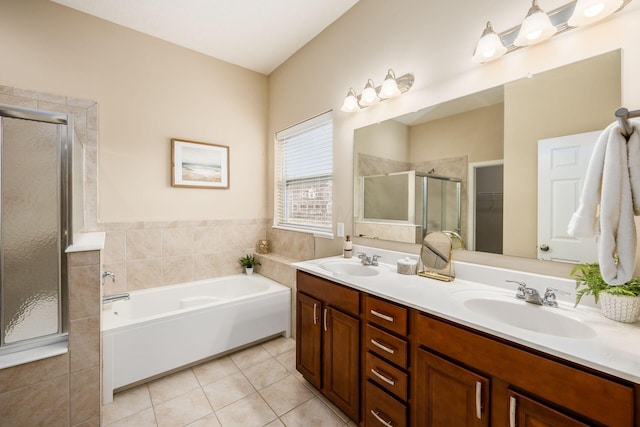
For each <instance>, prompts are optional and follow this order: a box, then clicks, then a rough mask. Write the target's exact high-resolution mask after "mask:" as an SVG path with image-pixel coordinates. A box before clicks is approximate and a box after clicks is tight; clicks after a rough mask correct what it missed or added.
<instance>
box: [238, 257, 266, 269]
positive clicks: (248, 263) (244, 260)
mask: <svg viewBox="0 0 640 427" xmlns="http://www.w3.org/2000/svg"><path fill="white" fill-rule="evenodd" d="M238 262H239V263H240V265H241V266H243V267H249V268H253V266H254V265H262V264H260V261H258V260H257V259H255V258H254V257H253V255H249V254H247V255H245V256H243V257H241V258H240V259H238Z"/></svg>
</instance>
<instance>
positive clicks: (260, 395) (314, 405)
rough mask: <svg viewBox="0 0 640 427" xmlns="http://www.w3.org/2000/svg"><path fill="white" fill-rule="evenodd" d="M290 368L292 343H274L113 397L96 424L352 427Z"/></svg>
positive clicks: (288, 340)
mask: <svg viewBox="0 0 640 427" xmlns="http://www.w3.org/2000/svg"><path fill="white" fill-rule="evenodd" d="M295 364H296V351H295V340H293V339H291V338H283V337H279V338H275V339H273V340H270V341H267V342H264V343H262V344H258V345H255V346H253V347H250V348H248V349H245V350H241V351H238V352H236V353H233V354H230V355H229V356H225V357H222V358H220V359H216V360H213V361H210V362H206V363H203V364H201V365H198V366H194V367H193V368H189V369H185V370H183V371H180V372H177V373H175V374H172V375H169V376H167V377H164V378H160V379H158V380H155V381H152V382H150V383H148V384H143V385H141V386H138V387H136V388H133V389H129V390H126V391H123V392H121V393H118V394H116V395H115V396H114V401H113V403H111V404H109V405H105V406H103V407H102V424H103V425H105V426H135V427H146V426H159V427H162V426H192V427H196V426H198V427H204V426H211V427H218V426H222V427H234V426H238V427H240V426H241V427H254V426H255V427H262V426H269V427H276V426H289V427H294V426H304V427H313V426H322V427H325V426H326V427H331V426H336V427H356V423H354V422H353V421H351V420H350V419H349V418H348V417H347V416H346V415H345V414H344V413H343V412H342V411H340V410H339V409H338V408H336V407H335V406H334V405H333V404H331V403H330V402H328V401H327V400H326V398H324V397H323V396H321V395H320V394H319V392H318V391H317V390H316V389H315V388H314V387H313V386H312V385H311V384H309V383H308V382H307V381H306V380H304V379H303V378H302V375H300V373H298V372H297V371H296V368H295Z"/></svg>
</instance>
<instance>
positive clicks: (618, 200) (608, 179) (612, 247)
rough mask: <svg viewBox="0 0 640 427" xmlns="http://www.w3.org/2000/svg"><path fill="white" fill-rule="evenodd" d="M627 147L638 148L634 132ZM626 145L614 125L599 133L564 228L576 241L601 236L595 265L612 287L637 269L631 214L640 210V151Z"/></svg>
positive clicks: (615, 124) (638, 142) (638, 136)
mask: <svg viewBox="0 0 640 427" xmlns="http://www.w3.org/2000/svg"><path fill="white" fill-rule="evenodd" d="M638 129H640V126H638ZM630 144H631V145H634V144H635V145H637V144H640V135H638V133H637V132H634V134H633V135H632V138H631V139H630ZM627 147H628V146H627V141H626V139H625V137H624V136H623V135H622V131H621V129H620V127H619V125H618V123H617V122H616V123H612V124H611V125H609V126H608V127H607V128H606V129H605V130H604V131H603V132H602V134H601V135H600V138H598V141H597V142H596V146H595V148H594V151H593V154H592V156H591V160H590V162H589V167H588V169H587V175H586V177H585V182H584V186H583V189H582V197H581V198H580V204H579V206H578V209H577V210H576V212H575V213H574V214H573V216H572V218H571V221H570V222H569V227H568V230H567V231H568V233H569V235H570V236H574V237H584V238H588V237H594V236H597V235H600V240H599V244H598V263H599V264H600V272H601V273H602V277H603V278H604V280H605V281H606V282H607V283H609V284H611V285H621V284H623V283H626V282H628V281H629V280H630V279H631V277H632V276H633V271H634V268H635V259H636V243H637V237H636V227H635V222H634V219H633V214H634V210H635V209H634V208H636V207H637V209H638V211H640V148H638V147H636V146H634V147H632V148H631V151H628V148H627ZM630 169H632V171H631V170H630ZM632 183H633V185H632ZM634 195H637V196H638V197H634ZM634 200H635V202H636V203H634ZM634 205H637V206H634ZM598 207H599V212H598ZM616 257H617V261H616Z"/></svg>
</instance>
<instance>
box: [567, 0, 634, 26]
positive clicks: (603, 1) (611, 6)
mask: <svg viewBox="0 0 640 427" xmlns="http://www.w3.org/2000/svg"><path fill="white" fill-rule="evenodd" d="M623 3H624V1H623V0H578V1H577V2H576V7H575V8H574V10H573V14H572V15H571V18H569V21H568V22H567V24H569V25H570V26H572V27H580V26H583V25H588V24H591V23H592V22H596V21H599V20H601V19H604V18H606V17H607V16H609V15H611V14H612V13H614V12H615V11H616V10H618V9H620V7H622V4H623Z"/></svg>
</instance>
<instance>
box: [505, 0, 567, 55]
mask: <svg viewBox="0 0 640 427" xmlns="http://www.w3.org/2000/svg"><path fill="white" fill-rule="evenodd" d="M556 31H558V30H557V29H556V27H554V26H553V24H552V23H551V20H550V19H549V15H547V14H546V13H545V12H544V11H543V10H542V9H540V6H538V0H533V3H532V4H531V8H530V9H529V12H528V13H527V16H526V17H525V18H524V22H523V23H522V25H521V26H520V31H519V32H518V37H516V39H515V40H514V42H513V44H514V45H516V46H530V45H533V44H537V43H540V42H543V41H545V40H546V39H548V38H549V37H551V36H553V35H554V34H555V33H556Z"/></svg>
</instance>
